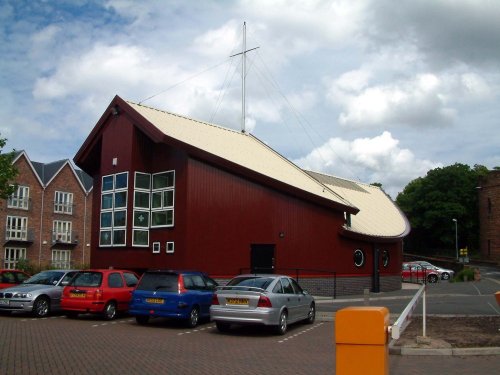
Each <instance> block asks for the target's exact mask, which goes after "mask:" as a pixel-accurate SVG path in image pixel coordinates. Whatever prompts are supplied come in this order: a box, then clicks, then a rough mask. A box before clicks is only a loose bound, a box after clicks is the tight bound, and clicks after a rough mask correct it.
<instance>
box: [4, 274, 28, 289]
mask: <svg viewBox="0 0 500 375" xmlns="http://www.w3.org/2000/svg"><path fill="white" fill-rule="evenodd" d="M29 277H30V275H28V274H27V273H26V272H23V271H19V270H0V289H3V288H10V287H11V286H14V285H17V284H21V283H22V282H23V281H24V280H26V279H29Z"/></svg>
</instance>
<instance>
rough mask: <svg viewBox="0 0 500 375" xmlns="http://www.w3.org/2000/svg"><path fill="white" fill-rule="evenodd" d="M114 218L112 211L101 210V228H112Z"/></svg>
mask: <svg viewBox="0 0 500 375" xmlns="http://www.w3.org/2000/svg"><path fill="white" fill-rule="evenodd" d="M112 218H113V216H112V213H111V212H101V228H111V223H112V222H111V219H112Z"/></svg>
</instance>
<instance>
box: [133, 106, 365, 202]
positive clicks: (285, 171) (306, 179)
mask: <svg viewBox="0 0 500 375" xmlns="http://www.w3.org/2000/svg"><path fill="white" fill-rule="evenodd" d="M127 103H128V104H129V105H130V106H131V107H132V108H133V109H134V110H136V111H137V112H138V113H139V114H140V115H141V116H143V117H144V118H146V119H147V120H148V121H149V122H150V123H151V124H153V125H154V126H155V127H156V128H157V129H159V130H160V131H161V132H162V133H164V134H165V135H167V136H169V137H172V138H174V139H177V140H179V141H181V142H184V143H186V144H189V145H191V146H194V147H196V148H198V149H200V150H203V151H205V152H208V153H210V154H213V155H216V156H218V157H221V158H223V159H225V160H229V161H231V162H232V163H235V164H238V165H241V166H242V167H245V168H247V169H249V170H252V171H254V172H257V173H260V174H262V175H264V176H267V177H271V178H273V179H275V180H277V181H280V182H283V183H285V184H288V185H290V186H293V187H296V188H298V189H301V190H304V191H306V192H309V193H312V194H314V195H317V196H319V197H322V198H325V199H328V200H331V201H334V202H336V203H340V204H342V205H345V206H349V207H355V206H353V205H352V204H351V203H349V202H348V201H347V200H345V199H343V198H342V197H341V196H340V195H338V194H337V193H335V192H334V191H332V190H330V189H329V188H328V187H326V186H325V185H323V184H321V183H320V182H319V181H317V180H316V179H315V178H313V177H311V176H310V175H308V174H307V173H306V172H304V171H303V170H302V169H300V168H299V167H298V166H296V165H295V164H293V163H292V162H291V161H289V160H288V159H286V158H284V157H283V156H281V155H280V154H278V153H277V152H276V151H274V150H273V149H271V148H270V147H268V146H267V145H265V144H264V143H263V142H261V141H259V140H258V139H257V138H255V137H254V136H252V135H250V134H247V133H242V132H237V131H234V130H231V129H227V128H224V127H221V126H217V125H213V124H209V123H205V122H201V121H197V120H192V119H189V118H187V117H183V116H179V115H176V114H172V113H169V112H165V111H161V110H158V109H154V108H150V107H147V106H143V105H139V104H136V103H132V102H129V101H127Z"/></svg>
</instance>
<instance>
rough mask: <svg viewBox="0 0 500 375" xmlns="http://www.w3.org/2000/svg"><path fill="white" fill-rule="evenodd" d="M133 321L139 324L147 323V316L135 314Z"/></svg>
mask: <svg viewBox="0 0 500 375" xmlns="http://www.w3.org/2000/svg"><path fill="white" fill-rule="evenodd" d="M135 321H136V322H137V324H140V325H144V324H148V322H149V316H147V315H137V316H136V317H135Z"/></svg>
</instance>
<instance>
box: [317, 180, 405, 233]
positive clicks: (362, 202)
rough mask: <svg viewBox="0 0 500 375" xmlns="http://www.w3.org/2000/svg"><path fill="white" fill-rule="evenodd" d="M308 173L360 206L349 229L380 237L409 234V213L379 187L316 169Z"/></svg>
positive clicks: (352, 218)
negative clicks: (318, 171) (402, 209)
mask: <svg viewBox="0 0 500 375" xmlns="http://www.w3.org/2000/svg"><path fill="white" fill-rule="evenodd" d="M307 173H309V174H310V175H311V176H313V177H314V178H316V179H317V180H318V181H320V182H321V183H323V184H325V185H327V186H328V187H329V188H330V189H332V190H333V191H335V192H336V193H338V194H339V195H341V196H342V197H344V198H345V199H347V200H348V201H349V202H351V203H352V204H354V205H355V206H356V207H357V208H359V212H358V213H357V214H356V215H353V216H351V226H350V227H348V228H346V229H347V230H349V231H351V232H356V233H360V234H364V235H368V236H376V237H401V236H405V235H406V234H408V232H409V230H410V225H409V223H408V220H407V219H406V216H405V215H404V214H403V213H402V212H401V211H400V210H399V208H398V207H397V206H396V204H395V203H394V202H393V201H392V199H391V198H390V197H389V196H388V195H387V194H385V192H384V191H383V190H382V189H381V188H379V187H378V186H372V185H368V184H363V183H360V182H354V181H349V180H345V179H341V178H338V177H334V176H329V175H325V174H320V173H316V172H307Z"/></svg>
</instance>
